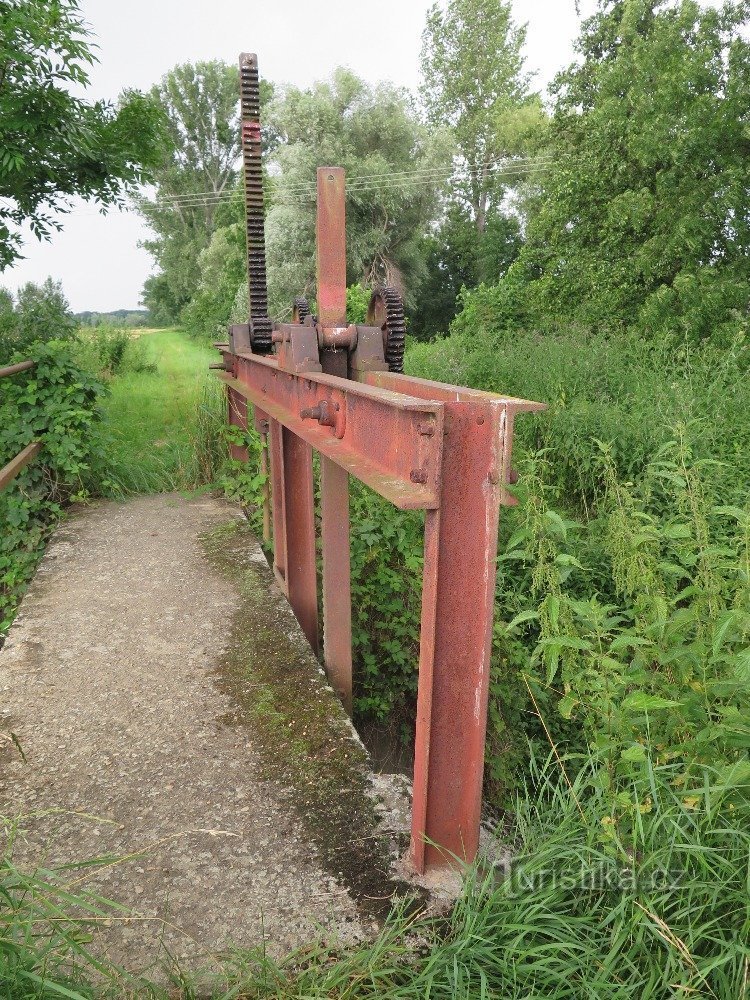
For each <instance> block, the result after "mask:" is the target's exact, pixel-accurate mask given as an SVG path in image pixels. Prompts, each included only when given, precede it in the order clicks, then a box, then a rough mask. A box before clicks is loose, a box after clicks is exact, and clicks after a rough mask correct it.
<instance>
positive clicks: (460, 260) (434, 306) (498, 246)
mask: <svg viewBox="0 0 750 1000" xmlns="http://www.w3.org/2000/svg"><path fill="white" fill-rule="evenodd" d="M520 247H521V232H520V224H519V220H518V218H517V217H516V216H515V215H510V214H504V213H502V212H498V211H493V212H491V213H490V215H489V218H488V220H487V225H486V227H485V231H484V233H482V235H481V237H478V235H477V230H476V226H475V225H474V221H473V219H472V218H471V215H470V213H469V211H468V210H467V208H466V206H464V205H462V204H460V203H458V202H455V201H454V202H451V203H450V204H449V205H448V207H447V211H446V213H445V216H444V218H443V220H442V222H441V223H440V225H439V227H438V228H437V229H436V230H435V232H431V233H429V234H428V235H427V236H425V238H424V253H425V261H426V265H427V272H428V277H427V279H426V281H425V283H424V285H423V286H422V289H421V294H420V297H419V302H418V304H417V308H416V309H415V310H414V312H413V315H412V317H411V318H412V324H411V328H410V332H411V333H412V334H413V335H414V336H415V337H417V338H419V339H426V338H429V337H432V336H434V335H435V334H437V333H446V332H447V331H448V327H449V326H450V323H451V321H452V320H453V318H454V316H455V315H456V312H457V310H458V301H459V296H460V295H461V291H462V289H463V288H476V286H477V285H479V284H481V283H482V282H491V283H495V282H497V281H499V280H500V278H501V277H502V276H503V275H504V274H505V272H506V271H507V270H508V267H509V266H510V265H511V263H512V262H513V261H514V260H515V258H516V256H517V255H518V251H519V249H520Z"/></svg>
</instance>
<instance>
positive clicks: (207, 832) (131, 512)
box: [0, 495, 408, 972]
mask: <svg viewBox="0 0 750 1000" xmlns="http://www.w3.org/2000/svg"><path fill="white" fill-rule="evenodd" d="M0 708H1V710H2V715H1V716H0V728H1V729H2V730H3V731H4V732H6V733H7V732H8V731H12V732H13V733H14V734H16V736H17V737H18V739H19V741H20V744H21V746H22V748H23V751H24V753H25V756H26V761H25V762H24V761H23V760H21V758H20V756H19V755H18V754H17V753H15V751H14V750H13V748H12V746H11V745H10V744H3V745H0V811H1V812H2V815H4V816H5V817H10V818H12V817H16V816H23V817H25V818H24V819H23V820H22V823H21V826H22V828H23V829H24V830H25V831H26V834H25V837H24V838H23V840H22V841H21V851H22V853H23V855H24V859H25V862H26V863H27V864H29V865H31V864H34V863H35V861H36V860H38V859H41V858H43V859H44V862H45V864H46V865H55V864H59V863H62V862H68V861H83V860H85V859H88V858H93V857H101V856H104V855H113V856H116V857H118V858H121V857H125V858H126V859H128V860H124V861H118V862H117V863H113V864H112V865H110V866H108V867H105V868H103V869H101V870H98V871H97V870H95V869H94V870H92V873H91V875H90V877H88V878H87V880H86V882H85V885H86V886H87V887H89V888H91V889H93V890H95V891H97V892H100V893H101V894H102V895H104V896H106V897H108V898H111V899H114V900H116V901H117V902H119V903H121V904H123V905H124V906H126V907H127V908H128V910H129V911H130V912H129V914H128V915H127V917H126V918H118V917H115V918H114V919H112V920H110V921H105V922H103V923H102V924H101V926H100V927H99V929H98V931H97V934H96V946H97V947H98V948H99V949H100V950H103V951H106V952H107V953H108V954H109V955H110V956H111V957H112V958H113V959H114V960H115V961H122V962H124V963H125V964H126V965H127V967H128V968H129V969H130V970H132V971H134V972H142V971H146V970H149V969H153V968H154V966H155V964H158V963H159V962H161V961H162V960H163V959H164V956H165V955H166V954H167V953H170V954H171V955H173V956H174V957H175V958H176V959H177V961H178V962H179V963H181V964H183V965H186V966H188V967H198V966H203V965H205V964H206V963H210V962H211V959H212V958H213V957H214V956H216V955H217V954H220V953H221V952H223V951H224V950H225V949H226V948H227V947H228V946H230V945H236V946H240V947H253V946H258V945H261V944H262V943H263V942H264V941H265V943H266V944H267V946H268V947H269V948H270V950H271V952H272V953H277V954H278V953H283V952H286V951H287V950H289V949H291V948H294V947H296V946H299V945H301V944H303V943H305V942H306V941H308V940H309V939H311V938H315V937H317V936H318V935H319V933H320V928H321V927H322V928H324V929H326V931H327V933H329V934H330V935H331V936H332V937H333V938H335V939H338V940H341V941H351V940H356V939H357V938H360V937H361V936H362V935H365V934H367V933H368V932H369V930H370V929H371V928H372V926H373V923H374V922H377V920H378V918H379V916H381V915H382V913H383V910H384V908H385V907H387V905H388V900H389V897H391V895H392V894H393V893H394V892H404V891H406V890H407V886H406V885H405V884H404V883H399V882H397V881H393V879H392V867H391V866H392V862H393V859H394V857H395V856H396V854H397V853H398V850H399V849H400V848H403V846H404V841H403V835H404V834H405V833H406V830H407V828H408V796H406V795H405V794H403V792H402V793H401V795H400V797H399V794H398V793H396V794H394V790H393V786H392V784H389V782H387V781H383V779H378V778H377V777H375V776H372V775H371V773H370V770H369V766H370V765H369V760H368V757H367V754H366V752H365V751H364V749H363V747H362V745H361V743H360V742H359V741H358V739H357V737H356V734H355V733H354V731H353V729H352V728H351V726H350V724H349V721H348V719H347V718H346V716H345V714H344V712H343V711H342V709H341V707H340V705H339V703H338V701H337V700H336V698H335V696H334V694H333V692H332V691H331V689H330V688H329V687H328V686H327V684H326V682H325V679H324V677H323V675H322V673H321V671H320V668H319V666H318V664H317V662H316V660H315V659H314V657H313V655H312V653H311V651H310V649H309V646H308V645H307V643H306V641H305V640H304V637H303V636H302V633H301V631H300V628H299V626H298V624H297V622H296V620H295V618H294V616H293V615H292V613H291V610H290V608H289V606H288V604H287V603H286V600H285V598H284V597H283V596H282V595H281V593H280V592H279V591H278V589H277V587H276V585H275V583H274V581H273V577H272V574H271V572H270V570H269V568H268V565H267V563H266V560H265V558H264V556H263V553H262V552H261V550H260V547H259V546H258V543H257V542H256V541H255V540H254V538H253V537H252V535H250V534H249V533H248V530H247V526H246V524H245V522H244V521H243V520H242V519H241V518H240V517H239V516H238V514H237V512H236V510H234V509H233V508H231V507H229V506H228V505H226V504H224V503H221V502H219V501H216V500H213V499H210V498H199V499H190V500H188V499H184V498H182V497H180V496H178V495H170V496H154V497H147V498H143V499H137V500H134V501H131V502H128V503H123V504H118V503H114V502H103V503H97V504H95V505H93V506H90V507H86V508H83V509H81V510H79V511H78V512H76V513H75V514H74V515H73V516H72V517H71V518H70V519H69V520H68V521H67V522H65V524H64V525H63V526H62V527H61V528H60V529H59V530H58V532H57V533H56V535H55V537H54V539H53V541H52V542H51V544H50V546H49V548H48V551H47V553H46V555H45V557H44V560H43V562H42V564H41V567H40V569H39V572H38V574H37V577H36V579H35V581H34V583H33V585H32V587H31V589H30V590H29V592H28V594H27V595H26V597H25V599H24V601H23V604H22V606H21V610H20V614H19V616H18V619H17V621H16V622H15V623H14V625H13V628H12V629H11V632H10V635H9V637H8V640H7V642H6V644H5V647H4V648H3V649H2V651H0ZM402 787H403V786H402ZM383 797H385V799H386V804H385V805H384V804H383Z"/></svg>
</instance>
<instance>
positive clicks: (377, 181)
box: [149, 156, 556, 204]
mask: <svg viewBox="0 0 750 1000" xmlns="http://www.w3.org/2000/svg"><path fill="white" fill-rule="evenodd" d="M555 159H556V157H553V156H539V157H517V158H515V159H508V158H507V157H497V158H496V159H494V160H490V161H488V163H487V164H486V165H485V166H484V167H482V168H481V169H474V168H471V167H455V166H451V167H443V168H432V169H426V170H402V171H384V172H383V173H379V174H360V175H358V176H357V177H354V178H352V179H351V180H350V181H348V182H347V191H355V190H359V189H365V188H368V189H369V188H379V187H382V186H383V184H384V183H386V182H391V181H394V182H395V181H400V180H402V179H403V181H404V182H407V181H408V182H412V181H419V180H427V179H430V178H445V179H448V178H450V177H452V176H453V175H454V174H456V175H459V176H462V177H464V178H468V177H474V176H479V175H480V174H481V173H482V172H483V171H490V172H491V173H496V172H498V170H499V169H500V168H502V167H503V166H505V169H506V170H513V171H515V169H516V168H523V169H531V168H532V167H534V166H543V165H545V164H547V163H551V162H554V160H555ZM501 172H503V173H504V172H505V171H504V170H502V171H501ZM315 190H316V182H315V181H305V182H302V183H299V184H293V185H290V186H288V187H285V188H284V189H283V192H284V194H298V193H300V194H307V193H313V192H315ZM239 194H240V192H239V191H237V190H236V189H233V190H231V191H213V190H206V191H192V192H188V193H185V194H174V195H160V196H158V197H157V198H155V199H152V200H151V201H150V202H149V203H150V204H159V203H160V202H169V203H175V204H188V203H190V202H193V201H203V200H222V199H228V198H232V197H234V196H236V195H239Z"/></svg>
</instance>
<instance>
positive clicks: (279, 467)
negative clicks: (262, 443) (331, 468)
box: [268, 419, 287, 593]
mask: <svg viewBox="0 0 750 1000" xmlns="http://www.w3.org/2000/svg"><path fill="white" fill-rule="evenodd" d="M282 430H283V428H282V426H281V424H280V423H279V422H278V420H270V419H269V421H268V442H269V449H268V450H269V457H270V459H271V519H272V523H273V571H274V574H275V576H276V579H277V580H278V581H279V584H280V585H281V587H282V589H283V590H284V593H286V592H287V573H286V512H285V498H284V452H283V449H282V447H281V432H282Z"/></svg>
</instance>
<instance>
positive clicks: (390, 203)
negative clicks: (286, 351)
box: [266, 69, 449, 315]
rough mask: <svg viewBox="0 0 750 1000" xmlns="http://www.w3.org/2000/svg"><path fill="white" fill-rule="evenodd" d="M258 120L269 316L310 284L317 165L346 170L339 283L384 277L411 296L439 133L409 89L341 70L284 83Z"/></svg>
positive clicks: (437, 162)
mask: <svg viewBox="0 0 750 1000" xmlns="http://www.w3.org/2000/svg"><path fill="white" fill-rule="evenodd" d="M267 120H268V121H269V123H270V125H271V127H272V128H273V129H274V130H275V132H276V134H277V135H278V136H279V138H280V144H279V146H278V148H277V150H276V152H275V154H274V171H273V176H272V178H271V183H272V188H271V205H270V208H269V210H268V213H267V217H266V243H267V247H268V270H269V295H270V301H271V306H272V309H273V310H274V315H282V314H283V313H284V312H287V313H288V311H289V309H290V308H291V298H290V297H291V296H294V295H295V294H301V293H307V294H312V293H313V291H314V288H315V183H316V168H317V167H318V166H325V165H337V166H342V167H344V168H345V169H346V175H347V202H346V211H347V283H348V284H350V285H353V284H357V283H362V284H364V285H366V286H370V287H371V286H372V285H373V284H376V283H379V282H382V281H386V282H388V283H391V284H395V285H398V286H401V287H402V289H403V291H404V292H405V294H406V297H407V299H408V300H410V301H413V300H414V297H415V295H416V293H417V292H418V290H419V287H420V285H421V284H422V282H423V281H424V278H425V276H426V271H425V264H424V256H423V252H422V236H423V234H424V233H425V232H426V231H427V228H428V226H429V224H430V223H431V222H432V220H434V219H435V218H436V217H437V215H438V213H439V204H440V200H439V199H440V190H441V187H442V186H443V182H442V181H441V180H440V177H441V175H442V176H443V177H445V175H446V173H447V172H448V169H449V167H448V164H449V150H448V147H447V143H446V140H445V135H444V134H443V133H441V132H439V131H437V132H435V133H432V134H431V133H430V132H429V130H428V129H426V128H425V127H424V125H422V124H421V123H420V121H419V119H418V117H417V115H416V113H415V110H414V109H413V106H412V101H411V100H410V97H409V95H408V93H407V92H406V91H404V90H401V89H399V88H396V87H393V86H391V85H390V84H381V85H379V86H378V87H375V88H372V87H370V86H368V85H367V84H366V83H365V82H364V81H362V80H360V79H359V78H358V77H357V76H356V75H355V74H354V73H352V72H351V71H349V70H346V69H337V70H336V71H335V73H334V74H333V76H332V77H331V79H330V80H329V81H326V82H323V83H317V84H315V86H313V87H312V88H310V89H308V90H299V89H297V88H289V89H287V90H286V91H284V92H283V93H282V94H280V95H279V97H278V98H277V99H276V100H275V101H274V102H272V104H271V105H270V107H269V110H268V115H267Z"/></svg>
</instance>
